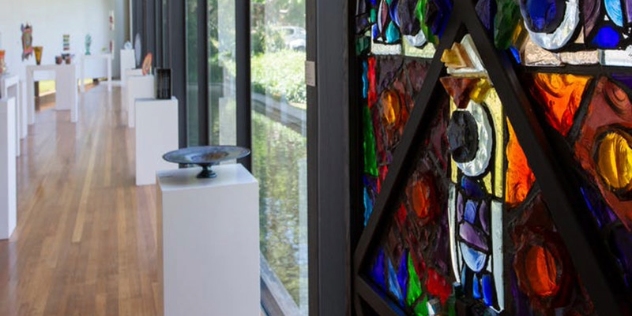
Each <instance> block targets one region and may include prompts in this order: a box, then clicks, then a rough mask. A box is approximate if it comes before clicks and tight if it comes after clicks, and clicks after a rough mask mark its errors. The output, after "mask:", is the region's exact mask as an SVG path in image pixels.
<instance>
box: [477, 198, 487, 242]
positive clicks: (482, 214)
mask: <svg viewBox="0 0 632 316" xmlns="http://www.w3.org/2000/svg"><path fill="white" fill-rule="evenodd" d="M478 219H479V220H480V221H481V227H482V228H483V230H484V231H485V233H486V234H488V235H489V228H490V227H489V204H488V202H487V200H483V201H481V206H480V207H479V209H478Z"/></svg>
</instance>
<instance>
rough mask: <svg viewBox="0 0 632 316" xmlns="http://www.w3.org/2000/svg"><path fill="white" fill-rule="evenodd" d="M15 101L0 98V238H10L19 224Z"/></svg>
mask: <svg viewBox="0 0 632 316" xmlns="http://www.w3.org/2000/svg"><path fill="white" fill-rule="evenodd" d="M15 103H16V99H15V98H9V99H7V98H2V99H0V239H8V238H10V237H11V234H12V233H13V231H14V230H15V226H16V224H17V217H16V212H17V191H16V190H17V178H16V177H17V176H16V159H15V142H16V137H15Z"/></svg>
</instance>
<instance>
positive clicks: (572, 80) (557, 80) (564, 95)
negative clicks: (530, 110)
mask: <svg viewBox="0 0 632 316" xmlns="http://www.w3.org/2000/svg"><path fill="white" fill-rule="evenodd" d="M589 80H590V77H586V76H576V75H568V74H546V73H538V74H536V75H535V76H534V85H533V87H532V88H531V92H532V93H533V95H534V96H535V98H536V99H537V100H538V101H539V103H540V104H541V105H542V106H544V111H545V113H546V118H547V121H548V123H549V124H551V126H553V127H554V128H555V129H556V130H557V131H558V132H560V133H561V134H562V135H564V136H566V135H567V134H568V131H569V130H570V128H571V126H572V125H573V118H574V117H575V112H576V111H577V108H578V107H579V104H580V103H581V100H582V95H583V94H584V89H585V88H586V84H587V83H588V81H589Z"/></svg>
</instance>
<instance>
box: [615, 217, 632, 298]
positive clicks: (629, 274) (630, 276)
mask: <svg viewBox="0 0 632 316" xmlns="http://www.w3.org/2000/svg"><path fill="white" fill-rule="evenodd" d="M610 246H611V248H612V251H613V252H614V255H615V256H616V257H617V260H618V261H619V266H620V267H621V269H622V270H623V280H624V282H625V284H626V286H627V287H628V288H630V287H632V234H631V233H630V232H629V231H627V230H626V229H625V227H623V225H618V226H616V227H615V228H614V229H613V231H612V235H611V240H610Z"/></svg>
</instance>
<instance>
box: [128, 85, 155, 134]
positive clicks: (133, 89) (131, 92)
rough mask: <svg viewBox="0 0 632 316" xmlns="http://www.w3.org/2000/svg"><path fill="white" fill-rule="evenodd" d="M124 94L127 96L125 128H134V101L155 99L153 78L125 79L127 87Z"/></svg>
mask: <svg viewBox="0 0 632 316" xmlns="http://www.w3.org/2000/svg"><path fill="white" fill-rule="evenodd" d="M125 94H126V96H127V100H126V102H125V103H126V104H127V126H128V127H130V128H133V127H134V124H135V123H136V119H135V115H136V111H135V110H134V107H135V104H134V103H135V102H134V101H135V100H136V99H147V98H149V99H155V98H156V87H155V84H154V76H153V75H147V76H130V77H128V78H127V86H126V87H125Z"/></svg>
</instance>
